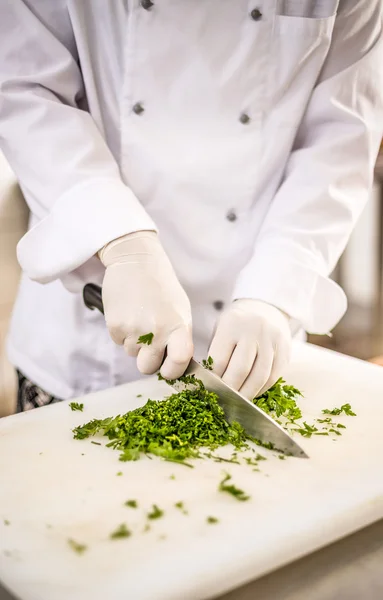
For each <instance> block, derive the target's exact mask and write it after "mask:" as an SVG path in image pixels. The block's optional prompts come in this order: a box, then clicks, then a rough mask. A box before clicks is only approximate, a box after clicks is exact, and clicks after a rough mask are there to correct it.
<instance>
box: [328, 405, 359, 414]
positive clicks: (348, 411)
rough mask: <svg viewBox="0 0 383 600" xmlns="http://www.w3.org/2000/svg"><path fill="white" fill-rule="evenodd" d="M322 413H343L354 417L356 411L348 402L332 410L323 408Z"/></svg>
mask: <svg viewBox="0 0 383 600" xmlns="http://www.w3.org/2000/svg"><path fill="white" fill-rule="evenodd" d="M322 413H323V414H324V415H340V414H342V413H344V414H345V415H347V416H349V417H356V413H354V412H353V410H352V409H351V405H350V404H348V403H347V404H342V406H341V407H340V408H333V409H332V410H329V409H328V408H325V409H324V410H322Z"/></svg>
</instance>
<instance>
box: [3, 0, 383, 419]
mask: <svg viewBox="0 0 383 600" xmlns="http://www.w3.org/2000/svg"><path fill="white" fill-rule="evenodd" d="M382 71H383V52H382V22H381V0H352V1H351V0H250V1H248V0H236V1H235V2H233V0H204V1H201V0H153V1H152V0H129V1H128V0H84V1H82V2H78V1H76V0H54V1H52V2H48V1H47V0H3V2H2V4H1V8H0V145H1V148H2V150H3V152H4V154H5V156H6V158H7V159H8V161H9V163H10V165H11V167H12V168H13V169H14V171H15V173H16V175H17V177H18V179H19V182H20V185H21V188H22V190H23V193H24V195H25V198H26V201H27V203H28V205H29V208H30V226H29V231H28V233H27V234H26V235H25V236H24V237H23V238H22V240H21V241H20V243H19V246H18V258H19V262H20V264H21V266H22V268H23V277H22V281H21V285H20V289H19V294H18V298H17V302H16V306H15V310H14V315H13V320H12V326H11V331H10V336H9V344H8V351H9V356H10V359H11V361H12V363H13V364H14V365H15V367H16V368H17V369H18V371H19V381H20V390H19V407H18V408H19V410H26V409H29V408H33V407H34V406H39V405H41V404H46V403H49V402H52V401H55V400H57V399H67V398H71V397H74V396H78V395H81V394H84V393H88V392H91V391H95V390H100V389H104V388H107V387H111V386H115V385H117V384H120V383H123V382H126V381H130V380H133V379H135V378H137V377H138V376H139V375H140V374H150V373H154V372H156V371H157V370H158V369H159V368H160V367H161V364H162V367H161V372H162V374H163V376H164V377H167V378H175V377H178V376H180V375H181V374H182V373H183V372H184V370H185V368H186V366H187V364H188V362H189V360H190V358H191V357H192V355H193V353H194V354H195V356H196V357H197V358H203V357H206V356H207V355H208V354H210V355H211V356H212V358H213V361H214V370H215V372H216V373H217V374H218V375H219V376H222V377H223V379H224V381H226V382H227V383H228V384H230V385H231V386H233V387H234V388H236V389H237V390H240V391H241V392H242V393H243V394H245V395H246V396H248V397H254V396H255V395H257V394H261V393H262V392H264V391H265V390H267V389H268V388H269V387H270V386H271V385H272V384H273V383H274V382H275V381H276V379H277V378H278V377H279V376H280V375H281V373H282V372H283V369H284V367H285V366H286V364H287V362H288V360H289V354H290V346H291V337H292V335H293V334H294V333H295V332H296V331H298V330H300V329H302V330H305V331H307V332H312V333H318V334H326V333H328V332H330V331H331V329H332V328H333V327H334V326H335V325H336V323H337V322H338V321H339V320H340V318H341V317H342V315H343V314H344V312H345V310H346V298H345V294H344V292H343V291H342V290H341V289H340V288H339V287H338V285H337V284H336V283H334V282H333V281H332V280H331V279H330V278H329V274H330V273H331V271H332V270H333V268H334V266H335V265H336V262H337V260H338V259H339V256H340V255H341V253H342V251H343V249H344V247H345V245H346V243H347V240H348V238H349V236H350V233H351V231H352V229H353V227H354V225H355V223H356V220H357V218H358V216H359V215H360V213H361V211H362V209H363V207H364V205H365V203H366V201H367V199H368V196H369V193H370V190H371V185H372V180H373V168H374V163H375V159H376V156H377V152H378V147H379V144H380V140H381V137H382V132H383V101H382V93H383V77H382ZM88 282H94V283H97V284H102V286H103V301H104V306H105V320H104V318H103V316H102V315H101V314H100V313H98V312H97V311H94V312H92V311H89V310H88V309H87V308H86V307H85V306H84V304H83V301H82V295H81V291H82V289H83V286H84V284H86V283H88ZM42 284H44V285H42ZM149 333H151V334H153V340H152V343H151V344H145V343H138V338H139V337H140V336H143V335H144V336H145V335H147V334H149ZM151 337H152V336H149V338H151ZM165 350H166V355H165ZM164 355H165V356H166V358H165V361H164V362H163V358H164ZM129 357H130V358H129Z"/></svg>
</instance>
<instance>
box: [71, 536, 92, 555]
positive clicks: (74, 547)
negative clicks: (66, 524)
mask: <svg viewBox="0 0 383 600" xmlns="http://www.w3.org/2000/svg"><path fill="white" fill-rule="evenodd" d="M68 544H69V546H70V547H71V548H72V550H73V551H74V552H77V554H84V552H85V550H87V549H88V547H87V546H85V544H79V543H78V542H76V541H75V540H73V539H69V540H68Z"/></svg>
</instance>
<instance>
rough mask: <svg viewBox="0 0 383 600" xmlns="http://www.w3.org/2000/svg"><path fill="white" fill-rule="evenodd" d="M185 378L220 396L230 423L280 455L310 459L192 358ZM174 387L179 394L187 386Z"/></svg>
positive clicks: (270, 422) (174, 383)
mask: <svg viewBox="0 0 383 600" xmlns="http://www.w3.org/2000/svg"><path fill="white" fill-rule="evenodd" d="M185 375H194V376H195V378H196V379H199V380H200V381H202V383H203V385H204V386H205V388H206V389H207V390H208V391H209V392H213V393H214V394H216V395H217V396H218V403H219V405H220V406H221V407H222V408H223V411H224V413H225V417H226V420H227V421H228V422H229V423H232V422H233V421H237V423H239V424H240V425H242V427H243V428H244V430H245V431H246V433H247V434H248V435H250V436H251V437H254V438H256V439H258V440H260V441H261V442H264V443H268V442H271V443H272V444H274V446H275V449H277V450H280V451H281V452H284V453H286V454H290V455H292V456H296V457H298V458H308V456H307V454H306V453H305V451H304V450H303V449H302V448H301V447H300V446H299V444H297V442H296V441H295V440H294V439H293V438H292V437H291V436H290V435H289V434H288V433H287V432H286V431H285V430H284V429H283V428H282V427H281V426H280V425H278V423H276V422H275V421H274V420H273V419H272V418H271V417H270V416H269V415H267V414H266V413H265V412H263V410H261V409H260V408H258V406H256V405H255V404H253V403H252V402H250V400H248V399H247V398H245V396H242V394H240V393H239V392H237V391H235V390H233V389H232V388H231V387H230V386H228V385H226V383H224V382H223V381H222V379H221V378H220V377H218V376H217V375H215V374H214V373H212V371H209V370H208V369H205V367H203V366H202V365H200V364H199V363H198V362H197V361H196V360H194V358H192V359H191V361H190V363H189V366H188V368H187V369H186V371H185ZM172 387H173V388H174V389H175V390H177V391H178V392H179V391H182V390H183V389H185V384H183V383H182V382H181V381H175V382H172Z"/></svg>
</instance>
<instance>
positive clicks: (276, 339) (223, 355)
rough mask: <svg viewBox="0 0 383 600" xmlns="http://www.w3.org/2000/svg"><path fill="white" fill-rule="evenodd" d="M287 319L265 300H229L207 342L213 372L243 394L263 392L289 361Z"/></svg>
mask: <svg viewBox="0 0 383 600" xmlns="http://www.w3.org/2000/svg"><path fill="white" fill-rule="evenodd" d="M289 321H290V320H289V317H288V316H287V315H286V314H285V313H283V312H282V311H280V310H279V309H278V308H275V307H274V306H271V305H270V304H266V303H265V302H261V301H259V300H251V299H243V300H236V301H235V302H233V303H232V304H231V306H230V307H229V308H228V309H227V310H226V311H225V312H224V313H223V315H222V317H221V318H220V320H219V322H218V326H217V330H216V332H215V335H214V338H213V341H212V344H211V346H210V350H209V355H210V356H211V357H212V359H213V371H214V373H216V374H217V375H219V377H222V379H223V381H224V382H225V383H227V384H228V385H230V386H231V387H233V388H234V389H235V390H239V391H240V392H241V394H243V395H244V396H246V397H247V398H250V399H252V398H254V397H256V396H260V395H261V394H263V393H264V392H265V391H266V390H268V389H269V388H270V387H271V386H272V385H273V384H274V383H275V382H276V381H277V379H278V378H279V377H280V375H281V373H282V371H283V369H284V368H285V367H286V366H287V364H288V362H289V359H290V351H291V331H290V326H289Z"/></svg>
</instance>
